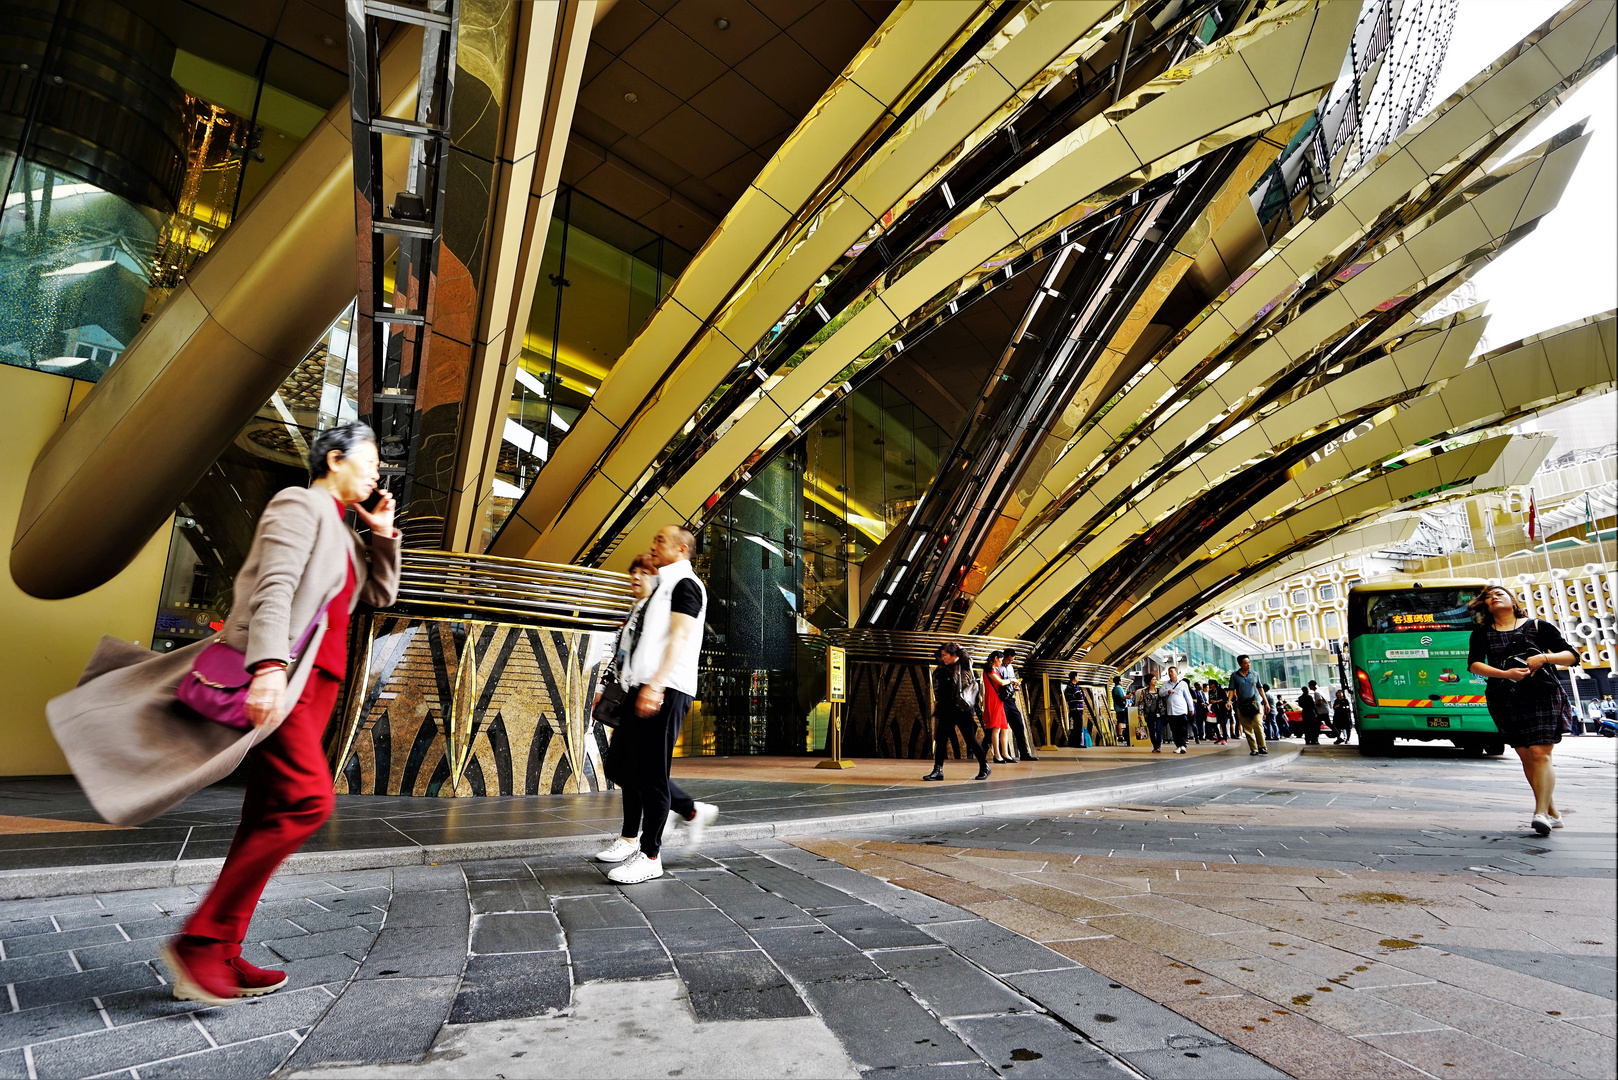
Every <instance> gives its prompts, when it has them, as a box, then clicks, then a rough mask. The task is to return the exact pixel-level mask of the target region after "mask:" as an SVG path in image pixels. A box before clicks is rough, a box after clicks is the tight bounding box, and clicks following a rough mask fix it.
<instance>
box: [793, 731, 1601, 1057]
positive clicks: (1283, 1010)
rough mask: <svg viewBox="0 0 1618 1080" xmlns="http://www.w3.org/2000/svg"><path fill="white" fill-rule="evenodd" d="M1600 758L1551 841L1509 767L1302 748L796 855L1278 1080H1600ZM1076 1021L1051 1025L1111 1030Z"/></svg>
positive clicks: (1570, 755) (1582, 759) (1567, 802)
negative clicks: (1258, 765) (1145, 801)
mask: <svg viewBox="0 0 1618 1080" xmlns="http://www.w3.org/2000/svg"><path fill="white" fill-rule="evenodd" d="M1614 749H1615V747H1614V744H1613V743H1612V742H1610V741H1607V740H1601V739H1595V738H1585V739H1579V740H1568V741H1566V742H1564V743H1563V745H1562V747H1561V748H1560V749H1559V750H1558V752H1557V763H1558V773H1559V783H1558V788H1557V802H1558V804H1559V805H1560V806H1561V808H1562V809H1563V812H1564V815H1565V817H1566V820H1567V823H1568V824H1567V827H1566V828H1565V829H1562V830H1560V831H1558V832H1555V833H1553V834H1552V835H1551V836H1550V837H1549V838H1547V839H1543V840H1542V839H1540V838H1539V837H1537V836H1535V835H1534V834H1533V833H1532V832H1530V831H1529V830H1528V828H1527V824H1528V822H1527V819H1528V816H1529V813H1530V812H1531V810H1532V806H1531V803H1530V802H1529V801H1528V797H1527V786H1526V783H1525V782H1524V781H1523V778H1522V774H1521V771H1520V768H1519V767H1518V764H1517V762H1516V761H1515V759H1514V758H1507V759H1495V760H1477V759H1472V758H1465V757H1461V756H1459V755H1457V754H1455V753H1454V752H1452V751H1448V750H1447V749H1441V748H1437V747H1421V748H1416V749H1412V750H1409V751H1405V752H1402V753H1401V754H1399V755H1398V756H1395V757H1392V758H1376V759H1367V758H1361V757H1358V756H1357V754H1355V753H1354V752H1353V751H1350V750H1347V749H1343V748H1332V747H1321V748H1319V749H1318V750H1316V749H1313V748H1311V750H1309V751H1308V752H1307V753H1306V755H1305V756H1304V757H1303V758H1301V759H1299V760H1298V761H1297V762H1295V763H1293V764H1292V765H1290V766H1289V767H1287V768H1286V769H1284V770H1282V771H1281V772H1278V773H1276V774H1274V775H1272V776H1269V777H1266V778H1263V779H1261V780H1260V779H1255V780H1239V781H1235V782H1232V783H1228V784H1219V785H1213V786H1210V787H1206V788H1202V789H1199V790H1196V791H1192V792H1188V793H1186V794H1184V795H1181V796H1180V797H1177V798H1175V799H1171V800H1168V801H1166V802H1164V803H1162V804H1156V805H1130V806H1118V807H1108V808H1104V809H1097V810H1088V811H1076V812H1074V813H1071V814H1065V815H1059V816H1050V817H1044V818H1039V819H1034V820H1028V819H1004V818H1001V819H992V820H979V821H967V822H956V823H947V824H941V825H932V826H924V827H919V828H911V829H890V830H886V831H885V832H884V833H883V834H882V836H881V838H879V839H873V840H866V841H860V840H851V839H837V840H825V841H805V842H803V845H802V846H804V847H805V848H806V849H808V850H810V851H812V852H816V853H818V854H820V855H822V856H824V857H829V858H833V859H836V860H838V861H840V862H842V863H844V864H846V865H848V866H850V867H853V868H857V869H859V870H861V871H862V872H864V873H866V874H868V875H872V876H874V877H877V878H881V879H885V880H887V881H889V882H891V883H893V884H896V885H900V886H903V887H906V888H908V889H910V890H913V891H917V892H920V893H923V894H925V895H929V896H932V897H934V898H937V899H940V900H944V901H947V902H949V903H953V904H956V905H959V906H960V907H962V908H964V909H966V910H968V911H972V912H974V913H976V914H980V915H982V916H984V917H985V918H986V919H989V920H990V921H992V922H993V923H995V924H996V925H998V926H1002V927H1005V928H1007V929H1013V930H1016V931H1017V932H1019V933H1021V934H1024V935H1026V936H1028V937H1030V938H1032V939H1034V940H1037V941H1040V942H1043V943H1045V944H1046V945H1047V946H1048V947H1050V948H1051V949H1052V950H1054V951H1056V952H1058V953H1061V954H1062V955H1064V956H1068V957H1071V958H1072V959H1074V960H1077V961H1078V962H1080V963H1081V964H1083V965H1084V966H1085V967H1086V968H1088V969H1090V970H1092V971H1094V972H1097V973H1100V974H1101V975H1104V976H1106V977H1109V978H1110V979H1112V980H1114V981H1115V982H1116V983H1117V984H1119V985H1121V986H1123V987H1127V988H1129V990H1132V991H1135V992H1138V993H1139V994H1141V995H1144V996H1145V997H1147V998H1150V999H1151V1000H1153V1001H1155V1002H1162V1003H1164V1004H1166V1005H1167V1006H1168V1007H1169V1008H1170V1009H1172V1010H1174V1011H1175V1012H1177V1013H1179V1014H1181V1015H1183V1016H1185V1017H1187V1018H1188V1019H1192V1020H1195V1021H1196V1022H1197V1023H1198V1024H1200V1025H1202V1026H1203V1027H1205V1028H1207V1029H1208V1030H1209V1031H1211V1032H1213V1033H1215V1034H1216V1035H1218V1036H1220V1037H1223V1038H1225V1039H1228V1040H1229V1042H1230V1043H1231V1044H1232V1045H1235V1046H1239V1047H1242V1048H1244V1049H1246V1050H1247V1051H1249V1052H1251V1053H1253V1054H1254V1055H1256V1056H1258V1057H1259V1058H1262V1059H1263V1060H1265V1061H1266V1062H1268V1063H1269V1064H1271V1065H1273V1066H1275V1067H1276V1068H1278V1069H1281V1070H1282V1071H1284V1072H1287V1073H1290V1074H1291V1075H1294V1076H1307V1077H1369V1076H1375V1077H1418V1076H1437V1077H1527V1078H1541V1077H1562V1076H1580V1077H1611V1076H1613V1075H1614V1072H1615V1062H1618V1044H1615V1041H1614V1037H1615V1023H1618V1021H1615V1016H1614V1012H1615V1008H1614V999H1615V997H1618V990H1615V982H1618V976H1615V960H1614V953H1615V948H1614V944H1615V941H1618V925H1615V918H1618V912H1615V896H1614V888H1613V877H1614V858H1615V850H1614V835H1615V790H1614V768H1613V760H1614ZM1011 981H1012V983H1013V985H1015V986H1018V987H1019V988H1026V987H1025V983H1024V982H1023V981H1019V979H1018V978H1013V979H1012V980H1011ZM1093 1005H1094V1003H1093V1002H1092V1001H1083V1000H1081V1002H1080V1003H1079V1005H1077V1006H1075V1007H1073V1008H1072V1010H1070V1012H1069V1013H1068V1014H1066V1015H1064V1019H1066V1020H1068V1022H1069V1023H1071V1024H1072V1025H1073V1026H1074V1027H1076V1028H1078V1029H1080V1030H1084V1031H1086V1032H1090V1031H1094V1030H1097V1029H1098V1028H1099V1026H1100V1025H1106V1027H1107V1028H1108V1029H1111V1028H1112V1027H1113V1026H1114V1025H1116V1024H1117V1023H1119V1022H1120V1020H1119V1018H1117V1017H1115V1016H1112V1015H1104V1010H1098V1009H1095V1008H1094V1007H1093ZM1105 1012H1110V1011H1105ZM1232 1075H1240V1074H1239V1073H1236V1074H1232Z"/></svg>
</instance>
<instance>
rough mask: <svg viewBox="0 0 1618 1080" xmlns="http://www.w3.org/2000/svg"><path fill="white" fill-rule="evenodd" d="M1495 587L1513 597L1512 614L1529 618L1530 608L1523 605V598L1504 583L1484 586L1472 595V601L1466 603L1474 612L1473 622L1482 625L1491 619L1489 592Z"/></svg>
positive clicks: (1468, 608)
mask: <svg viewBox="0 0 1618 1080" xmlns="http://www.w3.org/2000/svg"><path fill="white" fill-rule="evenodd" d="M1495 589H1499V590H1500V591H1501V592H1503V593H1505V594H1506V595H1507V596H1509V597H1511V611H1512V614H1514V615H1516V616H1517V618H1519V619H1526V618H1528V609H1527V608H1525V607H1523V606H1522V600H1521V599H1519V598H1518V596H1517V594H1516V593H1514V592H1512V591H1511V590H1510V589H1508V588H1506V587H1505V586H1504V585H1485V586H1483V588H1481V589H1479V590H1478V594H1477V595H1476V596H1474V597H1472V601H1471V603H1469V604H1467V605H1466V610H1467V611H1470V612H1471V613H1472V621H1473V622H1475V623H1478V624H1479V625H1482V624H1484V623H1487V622H1488V621H1489V593H1490V592H1492V591H1494V590H1495Z"/></svg>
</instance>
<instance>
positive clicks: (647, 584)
mask: <svg viewBox="0 0 1618 1080" xmlns="http://www.w3.org/2000/svg"><path fill="white" fill-rule="evenodd" d="M656 588H657V564H656V563H655V562H653V561H652V557H651V556H650V555H648V554H646V553H644V552H642V553H641V554H639V555H636V556H635V558H634V559H633V560H632V561H631V562H630V564H629V590H630V592H632V593H634V594H635V606H634V607H632V608H630V609H629V615H628V616H627V617H626V618H625V619H624V625H623V626H621V627H619V629H618V640H617V642H616V643H615V644H614V647H613V652H612V662H611V664H609V665H608V667H607V670H606V671H605V672H603V673H602V676H601V689H599V690H597V691H596V698H595V704H594V706H592V710H591V711H592V714H593V717H594V719H595V720H596V722H597V723H600V724H604V725H606V726H607V727H610V728H614V729H616V728H617V727H618V726H619V725H620V724H622V723H623V722H624V721H625V720H627V719H628V716H626V715H625V714H626V712H627V711H628V710H629V709H630V708H631V705H630V703H629V701H628V694H627V691H628V688H627V687H625V686H624V685H623V680H622V679H621V678H620V677H619V673H620V672H622V671H624V670H625V669H627V667H628V666H629V656H630V654H631V653H633V652H634V650H635V637H636V635H637V633H638V632H639V630H640V623H641V619H642V618H644V616H645V612H646V601H648V600H650V599H651V598H652V591H653V590H654V589H656ZM628 753H629V751H628V746H627V740H622V739H619V738H617V737H616V736H615V737H614V738H613V740H612V741H611V742H609V743H608V744H607V760H606V761H605V762H604V763H603V766H604V771H605V772H606V775H607V779H608V780H611V781H612V782H613V783H615V784H618V790H619V793H620V794H621V795H622V796H623V804H624V827H623V830H622V831H621V832H620V833H619V834H618V839H616V840H614V841H613V842H612V843H610V844H608V845H607V846H606V847H605V848H603V849H602V850H601V851H598V852H596V854H595V860H596V862H601V863H621V862H623V861H624V860H625V859H627V858H629V857H630V856H631V855H633V854H634V853H635V852H636V851H637V850H639V848H640V844H639V840H640V828H641V810H642V808H641V801H640V795H639V793H638V791H637V790H636V789H635V788H634V786H633V785H630V786H627V787H626V786H624V784H623V780H624V779H626V778H627V777H628V773H629V770H630V769H631V768H633V764H634V763H633V762H632V761H630V760H629V759H628ZM669 787H670V789H671V793H674V792H677V793H678V794H677V795H676V796H675V797H676V798H684V797H685V792H683V791H680V790H679V788H678V787H676V786H675V784H674V781H673V780H670V781H669ZM672 820H673V818H672V815H671V817H670V821H671V823H672ZM668 831H669V830H668V829H667V828H665V829H664V830H663V834H664V836H667V835H668Z"/></svg>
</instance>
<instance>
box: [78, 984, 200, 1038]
mask: <svg viewBox="0 0 1618 1080" xmlns="http://www.w3.org/2000/svg"><path fill="white" fill-rule="evenodd" d="M101 1005H102V1008H104V1009H106V1011H107V1016H108V1018H109V1019H111V1020H112V1024H113V1026H114V1027H124V1026H126V1025H128V1024H139V1023H142V1022H144V1021H147V1020H155V1019H157V1018H158V1017H160V1016H181V1015H184V1014H186V1013H194V1012H198V1011H200V1010H202V1009H206V1008H208V1007H209V1006H207V1005H205V1004H203V1003H202V1002H200V1001H176V1000H174V990H173V988H172V987H170V986H169V985H168V984H167V983H163V984H161V985H156V986H143V987H141V988H140V989H138V990H125V991H123V992H122V993H118V994H107V995H105V996H103V997H102V998H101Z"/></svg>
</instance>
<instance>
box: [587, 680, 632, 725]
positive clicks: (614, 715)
mask: <svg viewBox="0 0 1618 1080" xmlns="http://www.w3.org/2000/svg"><path fill="white" fill-rule="evenodd" d="M628 704H629V692H628V691H627V690H625V689H624V684H623V683H621V682H619V681H618V678H617V676H615V675H614V674H612V673H611V672H610V671H609V672H608V673H607V674H606V675H604V676H602V679H601V697H600V698H599V699H597V701H596V703H595V705H594V706H592V707H591V709H590V715H591V716H592V717H593V718H594V719H595V722H596V723H598V724H600V725H601V726H602V727H608V728H615V727H617V726H618V725H619V724H621V723H623V722H624V708H625V706H627V705H628Z"/></svg>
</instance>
